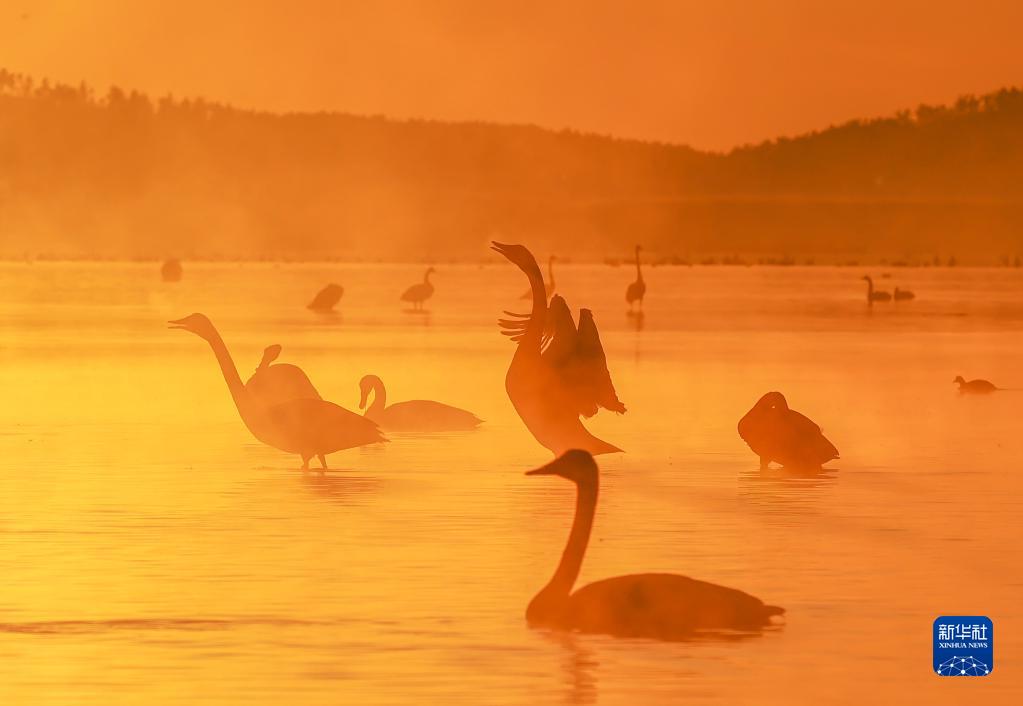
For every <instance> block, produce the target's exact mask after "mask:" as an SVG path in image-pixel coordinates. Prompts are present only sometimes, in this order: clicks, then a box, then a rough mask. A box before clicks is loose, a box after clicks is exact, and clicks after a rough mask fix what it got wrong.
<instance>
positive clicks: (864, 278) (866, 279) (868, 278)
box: [860, 275, 874, 282]
mask: <svg viewBox="0 0 1023 706" xmlns="http://www.w3.org/2000/svg"><path fill="white" fill-rule="evenodd" d="M860 279H862V280H863V281H864V282H873V281H874V280H872V279H871V278H870V275H863V276H862V277H860Z"/></svg>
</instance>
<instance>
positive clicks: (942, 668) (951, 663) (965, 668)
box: [938, 656, 991, 677]
mask: <svg viewBox="0 0 1023 706" xmlns="http://www.w3.org/2000/svg"><path fill="white" fill-rule="evenodd" d="M990 671H991V669H990V668H989V667H988V665H986V664H984V663H983V662H981V661H980V660H978V659H974V658H973V657H969V656H967V657H958V656H957V657H952V658H951V659H946V660H945V661H944V662H942V663H941V664H939V665H938V674H940V675H941V676H943V677H982V676H984V675H985V674H987V673H988V672H990Z"/></svg>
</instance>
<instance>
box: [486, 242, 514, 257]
mask: <svg viewBox="0 0 1023 706" xmlns="http://www.w3.org/2000/svg"><path fill="white" fill-rule="evenodd" d="M509 247H510V246H509V245H507V244H506V243H499V242H497V241H496V240H492V241H490V249H491V250H494V251H496V252H499V253H501V254H502V255H504V256H505V257H507V255H508V253H507V250H508V248H509Z"/></svg>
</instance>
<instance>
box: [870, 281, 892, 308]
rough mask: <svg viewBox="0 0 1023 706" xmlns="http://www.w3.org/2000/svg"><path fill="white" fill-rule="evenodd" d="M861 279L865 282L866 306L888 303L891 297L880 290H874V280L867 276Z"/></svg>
mask: <svg viewBox="0 0 1023 706" xmlns="http://www.w3.org/2000/svg"><path fill="white" fill-rule="evenodd" d="M863 279H865V280H867V304H873V303H874V302H890V301H891V300H892V295H891V294H889V293H888V292H885V291H882V290H875V289H874V280H872V279H871V278H870V277H869V276H867V275H864V276H863Z"/></svg>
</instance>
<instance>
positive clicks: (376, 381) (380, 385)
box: [366, 377, 387, 419]
mask: <svg viewBox="0 0 1023 706" xmlns="http://www.w3.org/2000/svg"><path fill="white" fill-rule="evenodd" d="M370 384H371V387H370V389H371V390H372V391H373V402H372V404H370V406H369V407H367V408H366V416H367V417H369V418H370V419H373V418H374V417H376V416H378V415H379V414H380V413H381V412H383V411H384V407H386V406H387V391H386V390H385V389H384V381H383V380H381V379H380V378H378V377H374V378H372V379H371V380H370Z"/></svg>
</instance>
